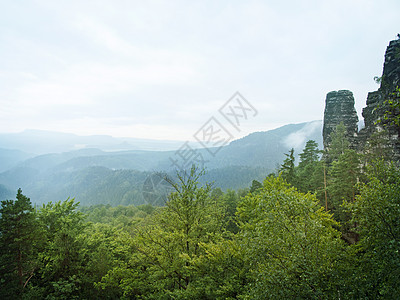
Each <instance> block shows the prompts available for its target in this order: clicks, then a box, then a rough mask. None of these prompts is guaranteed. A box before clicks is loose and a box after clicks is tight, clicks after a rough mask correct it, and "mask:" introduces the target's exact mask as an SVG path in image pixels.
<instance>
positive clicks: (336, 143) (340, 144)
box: [327, 122, 350, 163]
mask: <svg viewBox="0 0 400 300" xmlns="http://www.w3.org/2000/svg"><path fill="white" fill-rule="evenodd" d="M346 134H347V130H346V126H344V124H343V122H341V123H340V124H339V125H337V126H336V129H335V131H334V132H332V134H331V143H330V145H329V148H328V149H327V158H328V159H327V161H328V163H331V162H332V161H335V160H337V159H339V156H340V155H342V154H344V152H345V150H346V149H349V146H350V142H349V140H348V139H347V138H346Z"/></svg>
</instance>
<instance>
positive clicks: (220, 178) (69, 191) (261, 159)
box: [0, 121, 322, 205]
mask: <svg viewBox="0 0 400 300" xmlns="http://www.w3.org/2000/svg"><path fill="white" fill-rule="evenodd" d="M321 131H322V122H321V121H313V122H307V123H301V124H290V125H286V126H282V127H280V128H277V129H274V130H270V131H266V132H255V133H252V134H250V135H248V136H246V137H243V138H241V139H238V140H235V141H233V142H231V143H230V144H229V145H227V146H225V147H224V148H222V149H221V150H220V151H219V152H218V153H217V154H216V155H215V157H212V156H211V155H209V154H208V152H207V151H206V149H198V150H197V151H199V152H200V153H202V154H203V155H204V157H205V158H206V159H207V161H208V162H207V164H206V165H205V167H206V169H207V174H206V176H205V177H204V180H207V181H214V182H215V185H216V186H219V187H221V188H222V189H228V188H231V189H237V188H244V187H247V186H249V184H250V183H251V181H252V180H253V179H259V180H262V178H263V177H265V176H266V175H267V174H268V173H270V172H272V171H274V170H275V169H276V167H277V166H278V165H279V164H280V163H281V162H282V160H283V159H284V157H285V156H284V153H287V152H288V150H289V149H290V148H292V147H293V148H295V150H296V152H297V154H298V153H300V152H301V151H302V149H303V147H304V144H305V142H306V141H307V140H309V139H313V140H316V141H317V142H318V143H319V145H321V144H322V134H321ZM34 133H35V134H36V133H37V132H34ZM26 134H28V131H26V132H24V133H23V135H26ZM35 134H34V136H35ZM21 136H22V135H16V137H17V138H16V139H15V140H13V139H12V136H11V135H8V136H7V139H8V141H9V142H10V145H11V146H12V147H14V148H15V147H16V146H18V150H9V149H1V151H0V170H1V171H2V172H1V173H0V198H2V199H4V198H5V197H8V198H9V197H10V195H9V194H10V192H11V191H13V194H15V192H16V189H17V188H19V187H21V188H22V190H23V192H24V193H25V194H27V195H28V196H29V197H30V198H31V199H32V201H34V202H36V203H42V202H47V201H57V200H63V199H65V198H67V197H75V198H76V199H77V200H78V201H80V202H81V203H82V204H98V203H110V204H113V205H117V204H132V203H133V204H140V203H143V202H144V201H145V199H144V198H143V195H142V187H143V184H144V182H145V180H146V178H148V176H149V175H151V174H152V173H154V172H158V171H165V172H169V173H173V168H172V167H171V161H170V157H172V156H173V155H174V154H175V150H173V151H144V150H140V149H136V150H130V151H112V152H110V151H104V149H111V148H112V147H114V146H115V145H116V144H115V140H114V139H111V140H110V141H111V143H110V144H107V143H106V142H104V143H103V144H102V147H103V150H100V149H96V148H84V149H80V150H75V151H65V152H61V153H47V154H42V155H38V156H34V157H31V156H32V154H28V152H30V151H32V150H35V148H34V146H33V144H32V143H33V142H32V140H34V138H33V137H30V138H27V146H24V144H23V140H22V139H21ZM44 136H47V138H49V140H47V141H45V140H43V139H42V140H40V143H42V144H43V145H44V144H52V143H54V144H56V143H57V141H59V140H60V139H61V140H62V139H63V138H64V137H65V134H60V135H59V136H58V135H57V134H56V133H52V134H51V138H50V136H48V135H46V134H44V135H43V136H42V138H44ZM72 136H73V139H72V142H76V141H77V139H79V140H80V142H81V143H82V144H85V145H93V144H91V143H90V141H93V140H95V138H93V137H88V140H89V141H88V140H86V139H85V138H87V137H79V136H74V135H72ZM3 137H4V135H0V145H1V146H2V147H4V146H5V142H4V140H2V138H3ZM14 137H15V136H14ZM36 138H37V135H36ZM103 141H105V140H103ZM72 142H71V140H65V141H64V142H63V143H64V144H63V145H64V146H65V147H66V149H67V150H68V149H70V147H71V146H72V147H73V143H72ZM146 142H148V144H149V145H150V144H152V142H151V141H146ZM18 143H19V144H18ZM35 143H37V146H35V147H39V144H40V143H39V140H38V139H37V140H36V142H35ZM157 143H160V141H155V142H154V144H152V145H153V146H155V145H156V144H157ZM161 143H162V142H161ZM174 143H175V144H176V147H175V149H177V148H179V147H180V146H181V145H182V143H180V142H171V143H170V142H166V143H165V144H163V146H162V147H163V148H162V149H163V150H166V149H167V148H168V147H172V145H173V144H174ZM41 147H42V148H41V149H42V150H44V149H45V148H46V147H47V148H48V149H51V148H53V149H59V148H60V147H61V146H60V145H53V146H51V145H47V146H41ZM141 147H143V145H142V146H141ZM10 148H11V147H10ZM139 148H140V147H139ZM36 149H38V148H36ZM23 150H25V151H26V152H24V151H23Z"/></svg>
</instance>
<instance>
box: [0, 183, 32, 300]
mask: <svg viewBox="0 0 400 300" xmlns="http://www.w3.org/2000/svg"><path fill="white" fill-rule="evenodd" d="M0 214H1V217H0V274H1V278H0V297H1V298H2V299H16V298H19V297H21V295H22V291H23V289H24V287H25V286H26V284H27V283H28V282H29V280H30V279H31V278H32V276H33V274H34V271H35V265H36V263H35V256H34V247H35V241H36V240H37V238H38V236H37V235H36V229H37V222H36V218H35V213H34V209H33V207H32V204H31V201H30V199H29V198H28V197H26V196H25V195H23V194H22V190H21V189H18V192H17V197H16V200H4V201H1V208H0Z"/></svg>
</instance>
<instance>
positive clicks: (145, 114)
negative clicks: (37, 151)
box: [0, 0, 400, 140]
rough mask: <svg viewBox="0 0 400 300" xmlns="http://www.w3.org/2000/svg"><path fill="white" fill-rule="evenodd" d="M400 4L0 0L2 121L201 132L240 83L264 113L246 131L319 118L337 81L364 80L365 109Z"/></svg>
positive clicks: (347, 84) (15, 127)
mask: <svg viewBox="0 0 400 300" xmlns="http://www.w3.org/2000/svg"><path fill="white" fill-rule="evenodd" d="M399 13H400V1H398V0H393V1H385V0H383V1H382V0H381V1H376V0H375V1H369V0H364V1H361V0H360V1H352V0H345V1H342V0H339V1H321V0H315V1H312V0H310V1H215V0H212V1H188V0H185V1H171V0H168V1H128V0H126V1H122V0H121V1H118V0H112V1H111V0H110V1H102V0H96V1H83V0H79V1H73V0H68V1H55V0H48V1H7V0H0V132H19V131H23V130H25V129H42V130H52V131H62V132H71V133H77V134H82V135H90V134H107V135H113V136H126V137H141V138H154V139H176V140H191V139H192V136H193V134H195V133H196V132H197V131H198V129H199V128H200V127H201V126H202V125H203V124H204V123H205V122H206V121H207V120H208V119H209V118H210V117H212V116H215V117H216V118H217V119H218V118H220V116H219V115H218V109H219V108H220V107H221V106H222V105H224V103H225V102H226V101H227V100H228V99H229V98H230V97H231V96H232V95H233V94H234V93H235V92H236V91H239V92H240V93H241V94H242V95H243V96H244V97H245V98H246V99H247V100H248V102H249V103H251V104H252V105H253V107H254V108H255V109H256V110H257V111H258V114H257V116H255V117H252V118H250V117H249V119H248V120H246V122H243V123H242V125H241V127H240V132H239V131H236V132H234V133H232V134H233V135H234V136H235V137H236V138H238V137H241V136H243V135H246V134H248V133H250V132H254V131H264V130H268V129H272V128H276V127H278V126H280V125H284V124H289V123H299V122H305V121H312V120H321V119H322V118H323V109H324V101H325V96H326V94H327V93H328V92H329V91H332V90H339V89H349V90H351V91H353V93H354V96H355V98H356V108H357V110H358V112H359V114H360V115H361V109H362V107H364V106H365V101H366V96H367V93H368V92H369V91H373V90H376V89H377V88H378V86H377V84H376V83H374V81H373V77H374V76H377V75H379V76H380V75H381V73H382V66H383V58H384V52H385V49H386V46H387V45H388V43H389V41H390V40H393V39H395V38H396V35H397V33H398V32H400V17H399ZM220 121H221V122H223V121H222V120H220ZM226 126H228V125H226Z"/></svg>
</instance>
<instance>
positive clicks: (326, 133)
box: [322, 90, 358, 148]
mask: <svg viewBox="0 0 400 300" xmlns="http://www.w3.org/2000/svg"><path fill="white" fill-rule="evenodd" d="M342 122H343V124H344V125H345V126H346V128H347V138H348V139H349V141H350V143H351V144H353V143H354V141H355V138H356V136H357V131H358V116H357V111H356V109H355V108H354V97H353V93H352V92H350V91H347V90H340V91H333V92H330V93H328V94H327V95H326V100H325V111H324V127H323V129H322V136H323V139H324V148H328V147H329V144H330V142H331V133H332V132H333V131H334V130H335V129H336V126H337V125H339V124H340V123H342Z"/></svg>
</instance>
